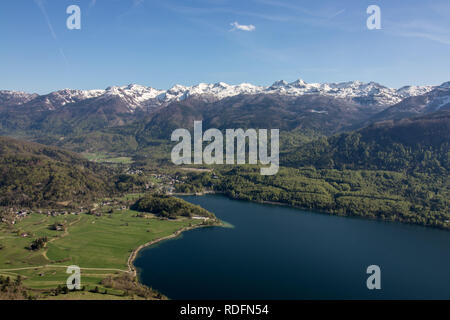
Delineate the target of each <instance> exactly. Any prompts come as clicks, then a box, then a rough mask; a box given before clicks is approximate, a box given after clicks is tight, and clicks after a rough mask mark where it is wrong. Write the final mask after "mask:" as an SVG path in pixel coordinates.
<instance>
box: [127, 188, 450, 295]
mask: <svg viewBox="0 0 450 320" xmlns="http://www.w3.org/2000/svg"><path fill="white" fill-rule="evenodd" d="M182 198H183V199H185V200H187V201H189V202H191V203H194V204H198V205H201V206H202V207H204V208H205V209H207V210H209V211H211V212H214V213H215V214H216V216H217V217H218V218H220V219H222V220H224V221H226V222H228V223H230V224H232V225H233V226H234V228H222V227H210V228H201V229H195V230H191V231H188V232H185V233H183V235H182V236H181V237H179V238H177V239H174V240H169V241H165V242H161V243H160V244H158V245H156V246H152V247H149V248H146V249H144V250H142V251H141V252H140V255H139V256H138V258H137V259H136V261H135V265H136V267H137V268H138V270H139V277H140V281H141V282H142V283H144V284H146V285H148V286H151V287H153V288H154V289H157V290H159V291H160V292H162V293H163V294H165V295H167V296H168V297H169V298H171V299H394V298H395V299H450V232H448V231H444V230H438V229H431V228H425V227H421V226H413V225H406V224H400V223H389V222H381V221H372V220H365V219H360V218H348V217H336V216H330V215H327V214H322V213H313V212H308V211H304V210H299V209H295V208H289V207H283V206H276V205H265V204H257V203H251V202H244V201H238V200H231V199H228V198H226V197H224V196H221V195H206V196H185V197H182ZM370 265H378V266H379V267H380V268H381V290H368V289H367V286H366V280H367V278H368V277H369V275H368V274H367V273H366V270H367V267H368V266H370Z"/></svg>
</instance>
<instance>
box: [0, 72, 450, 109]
mask: <svg viewBox="0 0 450 320" xmlns="http://www.w3.org/2000/svg"><path fill="white" fill-rule="evenodd" d="M440 87H442V88H450V82H446V83H443V84H442V85H441V86H440ZM440 87H433V86H405V87H402V88H400V89H393V88H388V87H385V86H383V85H381V84H379V83H376V82H369V83H364V82H361V81H348V82H339V83H307V82H306V81H304V80H302V79H298V80H295V81H293V82H290V83H289V82H287V81H285V80H278V81H276V82H274V83H273V84H272V85H270V86H257V85H253V84H251V83H241V84H238V85H230V84H227V83H225V82H218V83H214V84H208V83H199V84H197V85H193V86H183V85H180V84H176V85H174V86H172V87H171V88H170V89H168V90H159V89H155V88H152V87H146V86H142V85H139V84H129V85H126V86H111V87H108V88H106V89H104V90H72V89H64V90H59V91H55V92H52V93H50V94H47V95H43V96H37V95H28V94H25V93H20V92H15V93H11V92H9V93H8V92H6V91H0V102H1V101H7V100H8V99H12V98H11V97H13V95H15V96H14V97H16V100H18V101H23V103H26V102H29V101H31V102H30V103H34V102H35V101H34V100H36V105H39V107H41V108H44V109H47V110H54V109H57V108H60V107H63V106H66V105H68V104H72V103H76V102H79V101H82V100H86V99H99V100H98V103H109V101H111V99H116V100H117V99H118V101H121V102H122V104H124V105H125V106H126V107H125V109H126V110H128V112H134V111H135V110H136V109H143V110H148V108H156V107H161V106H162V107H163V106H166V105H168V104H169V103H171V102H173V101H183V100H185V99H187V98H189V97H199V98H202V99H203V100H205V101H218V100H221V99H224V98H227V97H233V96H237V95H241V94H246V95H255V94H278V95H284V96H291V97H297V96H302V95H312V94H315V95H324V96H331V97H335V98H341V99H347V100H353V101H354V102H356V103H359V104H361V105H371V106H375V107H380V108H386V107H388V106H391V105H394V104H396V103H398V102H400V101H402V100H403V99H405V98H408V97H411V96H418V95H423V94H426V93H428V92H430V91H432V90H434V89H436V88H440ZM2 99H3V100H2ZM13 101H15V100H13ZM5 104H6V103H5ZM17 104H19V103H17Z"/></svg>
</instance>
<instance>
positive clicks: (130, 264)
mask: <svg viewBox="0 0 450 320" xmlns="http://www.w3.org/2000/svg"><path fill="white" fill-rule="evenodd" d="M222 225H223V223H222V222H221V221H220V220H219V222H218V223H217V224H212V225H204V224H199V225H195V226H190V227H184V228H181V229H179V230H177V231H175V232H174V233H172V234H170V235H168V236H165V237H162V238H158V239H155V240H152V241H150V242H147V243H145V244H142V245H140V246H139V247H137V248H136V249H134V250H133V251H132V252H131V254H130V256H129V257H128V260H127V268H128V271H127V272H128V273H130V274H131V275H132V276H133V277H136V278H137V280H138V281H139V279H138V277H137V269H136V267H135V266H134V261H135V260H136V258H137V256H138V254H139V252H140V251H141V250H142V249H144V248H147V247H150V246H152V245H154V244H157V243H159V242H162V241H165V240H169V239H174V238H177V237H178V236H180V235H181V234H182V233H183V232H186V231H190V230H194V229H199V228H205V227H214V226H222ZM141 284H142V283H141ZM142 285H144V284H142Z"/></svg>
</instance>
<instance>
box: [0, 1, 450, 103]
mask: <svg viewBox="0 0 450 320" xmlns="http://www.w3.org/2000/svg"><path fill="white" fill-rule="evenodd" d="M373 4H375V5H378V6H379V8H380V10H381V29H375V30H369V29H368V28H367V24H366V21H367V19H368V18H369V16H370V14H368V13H367V8H368V6H369V5H373ZM70 5H78V6H79V7H80V10H81V29H79V30H78V29H73V30H69V29H68V28H67V25H66V21H67V19H68V18H69V16H70V14H67V13H66V10H67V7H68V6H70ZM0 36H1V39H2V41H1V42H2V45H1V48H0V90H18V91H25V92H36V93H40V94H43V93H48V92H51V91H55V90H59V89H63V88H72V89H104V88H106V87H108V86H113V85H127V84H130V83H137V84H141V85H145V86H151V87H154V88H158V89H168V88H170V87H171V86H173V85H175V84H182V85H195V84H198V83H201V82H205V83H216V82H226V83H229V84H239V83H243V82H249V83H253V84H256V85H270V84H272V83H273V82H274V81H276V80H281V79H283V80H286V81H289V82H291V81H294V80H296V79H303V80H305V81H306V82H341V81H353V80H360V81H364V82H370V81H375V82H379V83H381V84H383V85H386V86H389V87H394V88H399V87H401V86H404V85H438V84H441V83H443V82H445V81H449V80H450V2H449V1H448V0H428V1H423V0H420V1H418V0H398V1H392V0H386V1H383V0H371V1H366V0H340V1H336V0H334V1H330V0H320V1H319V0H316V1H311V0H310V1H300V0H297V1H289V0H280V1H278V0H247V1H245V0H238V1H235V0H192V1H180V0H14V1H12V0H7V1H1V2H0Z"/></svg>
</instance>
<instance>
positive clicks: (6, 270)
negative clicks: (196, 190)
mask: <svg viewBox="0 0 450 320" xmlns="http://www.w3.org/2000/svg"><path fill="white" fill-rule="evenodd" d="M137 214H138V212H136V211H132V210H120V211H114V212H113V213H111V214H104V215H103V216H101V217H97V216H93V215H88V214H80V215H78V216H77V215H63V216H58V217H51V216H47V215H43V214H37V213H33V214H31V215H29V216H28V217H26V218H24V219H23V220H21V221H19V222H18V223H16V224H15V225H14V226H8V225H6V224H0V245H1V247H2V249H0V275H3V276H10V277H11V278H13V279H14V278H15V277H17V275H21V276H22V279H23V283H24V285H25V286H26V287H28V288H32V289H34V290H37V291H39V290H45V289H51V288H55V287H57V286H58V285H61V286H64V285H65V282H66V279H67V277H68V276H69V275H68V274H66V267H67V266H69V265H77V266H79V267H80V268H81V283H82V286H85V291H83V292H76V293H70V294H69V295H64V296H62V295H59V296H58V297H60V298H67V299H72V298H73V299H77V298H78V299H90V298H92V295H96V296H95V298H98V299H110V298H111V299H115V298H117V297H122V295H123V291H121V290H116V291H114V290H112V289H111V288H108V289H107V288H105V287H104V286H102V285H101V281H102V279H104V278H105V277H107V276H120V275H121V274H125V273H126V272H127V271H128V265H127V261H128V258H129V256H130V254H131V253H132V251H133V250H134V249H136V248H137V247H139V246H140V245H143V244H145V243H148V242H150V241H153V240H156V239H160V238H163V237H166V236H169V235H171V234H173V233H175V232H176V231H178V230H180V229H182V228H185V227H189V226H195V225H198V224H200V223H201V221H199V220H191V219H184V218H183V219H177V220H161V219H159V218H156V217H154V216H153V215H146V216H145V217H137ZM55 222H57V223H61V224H64V225H66V226H67V230H66V231H55V230H51V228H50V226H51V225H52V224H54V223H55ZM24 233H26V234H27V236H26V237H25V236H24ZM43 236H47V237H48V239H49V242H48V243H47V245H46V247H45V248H43V249H41V250H39V251H31V250H29V249H28V248H27V247H28V246H29V245H30V243H31V242H32V241H33V240H34V239H36V238H39V237H43ZM95 287H99V290H100V293H91V292H88V290H92V289H94V288H95ZM106 289H107V290H108V294H102V293H103V292H104V291H105V290H106ZM98 295H101V296H98ZM45 297H46V298H58V297H51V296H49V295H47V296H45ZM126 298H133V296H126ZM134 298H137V297H134Z"/></svg>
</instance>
